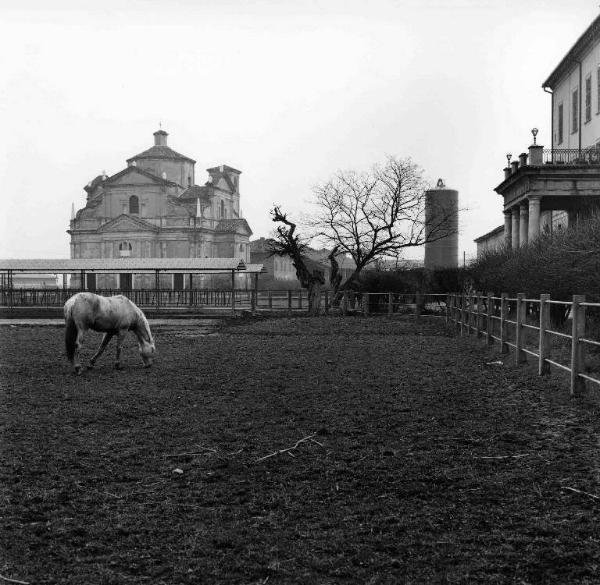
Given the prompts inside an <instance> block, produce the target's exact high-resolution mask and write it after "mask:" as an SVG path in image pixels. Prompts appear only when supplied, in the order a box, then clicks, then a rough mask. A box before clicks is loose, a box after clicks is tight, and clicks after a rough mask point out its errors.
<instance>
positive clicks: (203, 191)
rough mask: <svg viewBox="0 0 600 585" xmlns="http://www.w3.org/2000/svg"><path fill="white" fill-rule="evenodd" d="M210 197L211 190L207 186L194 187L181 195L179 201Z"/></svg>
mask: <svg viewBox="0 0 600 585" xmlns="http://www.w3.org/2000/svg"><path fill="white" fill-rule="evenodd" d="M208 197H209V189H208V187H207V186H206V185H202V186H200V185H192V186H191V187H188V188H187V189H186V190H185V191H184V192H183V193H182V194H181V195H179V199H198V198H200V199H208Z"/></svg>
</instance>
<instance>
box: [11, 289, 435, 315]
mask: <svg viewBox="0 0 600 585" xmlns="http://www.w3.org/2000/svg"><path fill="white" fill-rule="evenodd" d="M77 292H79V290H77V289H60V288H56V289H51V288H43V289H25V288H23V289H16V288H0V307H8V308H17V307H18V308H28V307H44V308H46V307H62V306H63V305H64V304H65V302H66V301H67V299H69V298H70V297H71V296H73V295H74V294H76V293H77ZM94 292H96V293H97V294H100V295H103V296H112V295H117V294H123V295H125V296H127V297H129V298H130V299H131V300H132V301H133V302H134V303H135V304H136V305H138V306H140V307H142V308H151V307H154V308H160V309H184V308H192V309H199V308H206V307H215V308H233V309H234V310H239V309H245V310H272V311H278V310H285V311H297V310H306V309H307V308H308V296H307V293H306V291H305V290H302V289H296V290H256V289H236V290H235V291H232V290H231V289H229V290H223V289H219V290H217V289H183V290H161V289H156V288H150V289H132V290H121V289H102V290H100V289H97V290H95V291H94ZM334 300H335V301H336V307H337V306H338V305H339V309H340V310H341V311H342V312H343V313H348V312H356V311H358V312H363V313H365V314H369V313H381V312H385V313H396V312H398V311H400V310H413V311H416V310H417V306H418V307H419V309H420V308H421V307H422V308H423V309H430V310H435V311H437V312H441V313H443V311H444V310H445V301H446V295H418V294H417V295H415V294H396V293H387V292H386V293H355V292H351V291H347V292H345V293H344V294H343V295H342V296H341V298H339V299H334V297H333V293H332V292H331V291H322V292H321V298H320V303H321V308H322V310H323V311H324V312H325V313H327V312H329V311H330V310H331V309H332V308H333V304H334Z"/></svg>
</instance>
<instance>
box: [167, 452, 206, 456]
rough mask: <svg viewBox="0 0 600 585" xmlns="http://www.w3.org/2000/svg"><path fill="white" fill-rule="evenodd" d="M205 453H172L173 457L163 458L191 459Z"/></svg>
mask: <svg viewBox="0 0 600 585" xmlns="http://www.w3.org/2000/svg"><path fill="white" fill-rule="evenodd" d="M205 453H206V451H200V452H198V453H194V452H189V453H174V454H173V455H165V457H192V456H196V455H204V454H205Z"/></svg>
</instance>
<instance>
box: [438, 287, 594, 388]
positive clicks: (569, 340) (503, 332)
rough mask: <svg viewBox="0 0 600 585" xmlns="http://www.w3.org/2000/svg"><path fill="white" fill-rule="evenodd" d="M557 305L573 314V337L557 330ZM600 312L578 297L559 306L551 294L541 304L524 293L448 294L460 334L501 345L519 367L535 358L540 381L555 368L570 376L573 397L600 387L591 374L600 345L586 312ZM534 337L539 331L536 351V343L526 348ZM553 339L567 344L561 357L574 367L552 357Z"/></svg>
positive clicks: (448, 311)
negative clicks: (590, 360)
mask: <svg viewBox="0 0 600 585" xmlns="http://www.w3.org/2000/svg"><path fill="white" fill-rule="evenodd" d="M552 306H555V307H556V308H560V309H561V310H562V312H563V314H564V315H566V314H568V316H569V319H570V320H571V327H570V331H571V332H570V333H565V332H564V331H557V330H555V329H552V323H551V319H550V313H551V308H552ZM598 309H600V303H589V302H586V300H585V297H584V296H583V295H574V296H573V299H572V300H571V301H554V300H551V299H550V295H547V294H544V295H541V296H540V298H539V299H531V298H530V299H528V298H526V296H525V294H523V293H520V294H518V295H517V296H516V297H513V298H511V297H509V295H508V294H502V295H501V296H500V297H496V296H493V295H492V294H491V293H488V294H487V295H483V294H482V293H472V294H449V295H448V298H447V301H446V320H447V322H448V323H453V324H454V325H455V326H456V327H457V329H458V331H459V332H460V334H461V335H471V334H473V333H474V334H475V335H476V336H477V337H483V336H485V339H486V342H487V344H488V345H493V344H494V342H498V343H500V348H501V351H502V353H509V351H510V349H511V348H512V349H513V350H514V359H515V363H516V364H520V363H523V362H525V361H527V356H531V357H534V358H536V359H537V362H538V373H539V375H540V376H543V375H545V374H548V373H549V372H550V369H551V368H552V367H554V368H558V369H560V370H563V371H565V372H568V373H569V374H570V378H571V394H574V393H575V392H576V391H579V390H582V389H583V388H584V387H585V383H586V382H590V383H592V384H597V385H600V379H598V378H595V377H593V376H591V375H589V373H586V372H588V369H587V364H586V356H587V353H588V350H589V349H590V348H600V341H597V340H594V339H589V338H588V337H586V328H587V327H586V326H587V325H589V324H590V323H591V319H589V318H588V314H587V313H588V311H590V310H594V311H596V313H599V312H600V311H598ZM566 322H567V323H568V319H567V320H566ZM534 323H536V324H534ZM529 332H535V340H534V341H535V343H534V347H535V350H534V349H532V348H531V343H530V344H529V346H528V344H527V343H526V340H527V337H528V335H529ZM530 337H531V336H530V335H529V341H531V339H530ZM554 340H558V341H559V345H560V344H562V349H563V352H562V354H563V355H562V356H561V357H563V358H564V357H566V360H565V361H567V362H568V363H569V365H566V364H565V363H561V362H560V361H558V360H557V359H552V358H551V357H550V356H551V353H552V352H551V349H552V347H553V342H554ZM567 350H568V352H567ZM554 353H557V352H556V351H555V352H554ZM558 353H561V352H560V351H559V352H558ZM598 375H600V374H598Z"/></svg>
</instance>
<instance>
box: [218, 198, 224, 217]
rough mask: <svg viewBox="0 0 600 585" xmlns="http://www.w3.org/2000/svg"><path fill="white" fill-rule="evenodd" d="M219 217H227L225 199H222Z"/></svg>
mask: <svg viewBox="0 0 600 585" xmlns="http://www.w3.org/2000/svg"><path fill="white" fill-rule="evenodd" d="M219 217H221V218H224V217H225V201H221V214H220V216H219Z"/></svg>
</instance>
